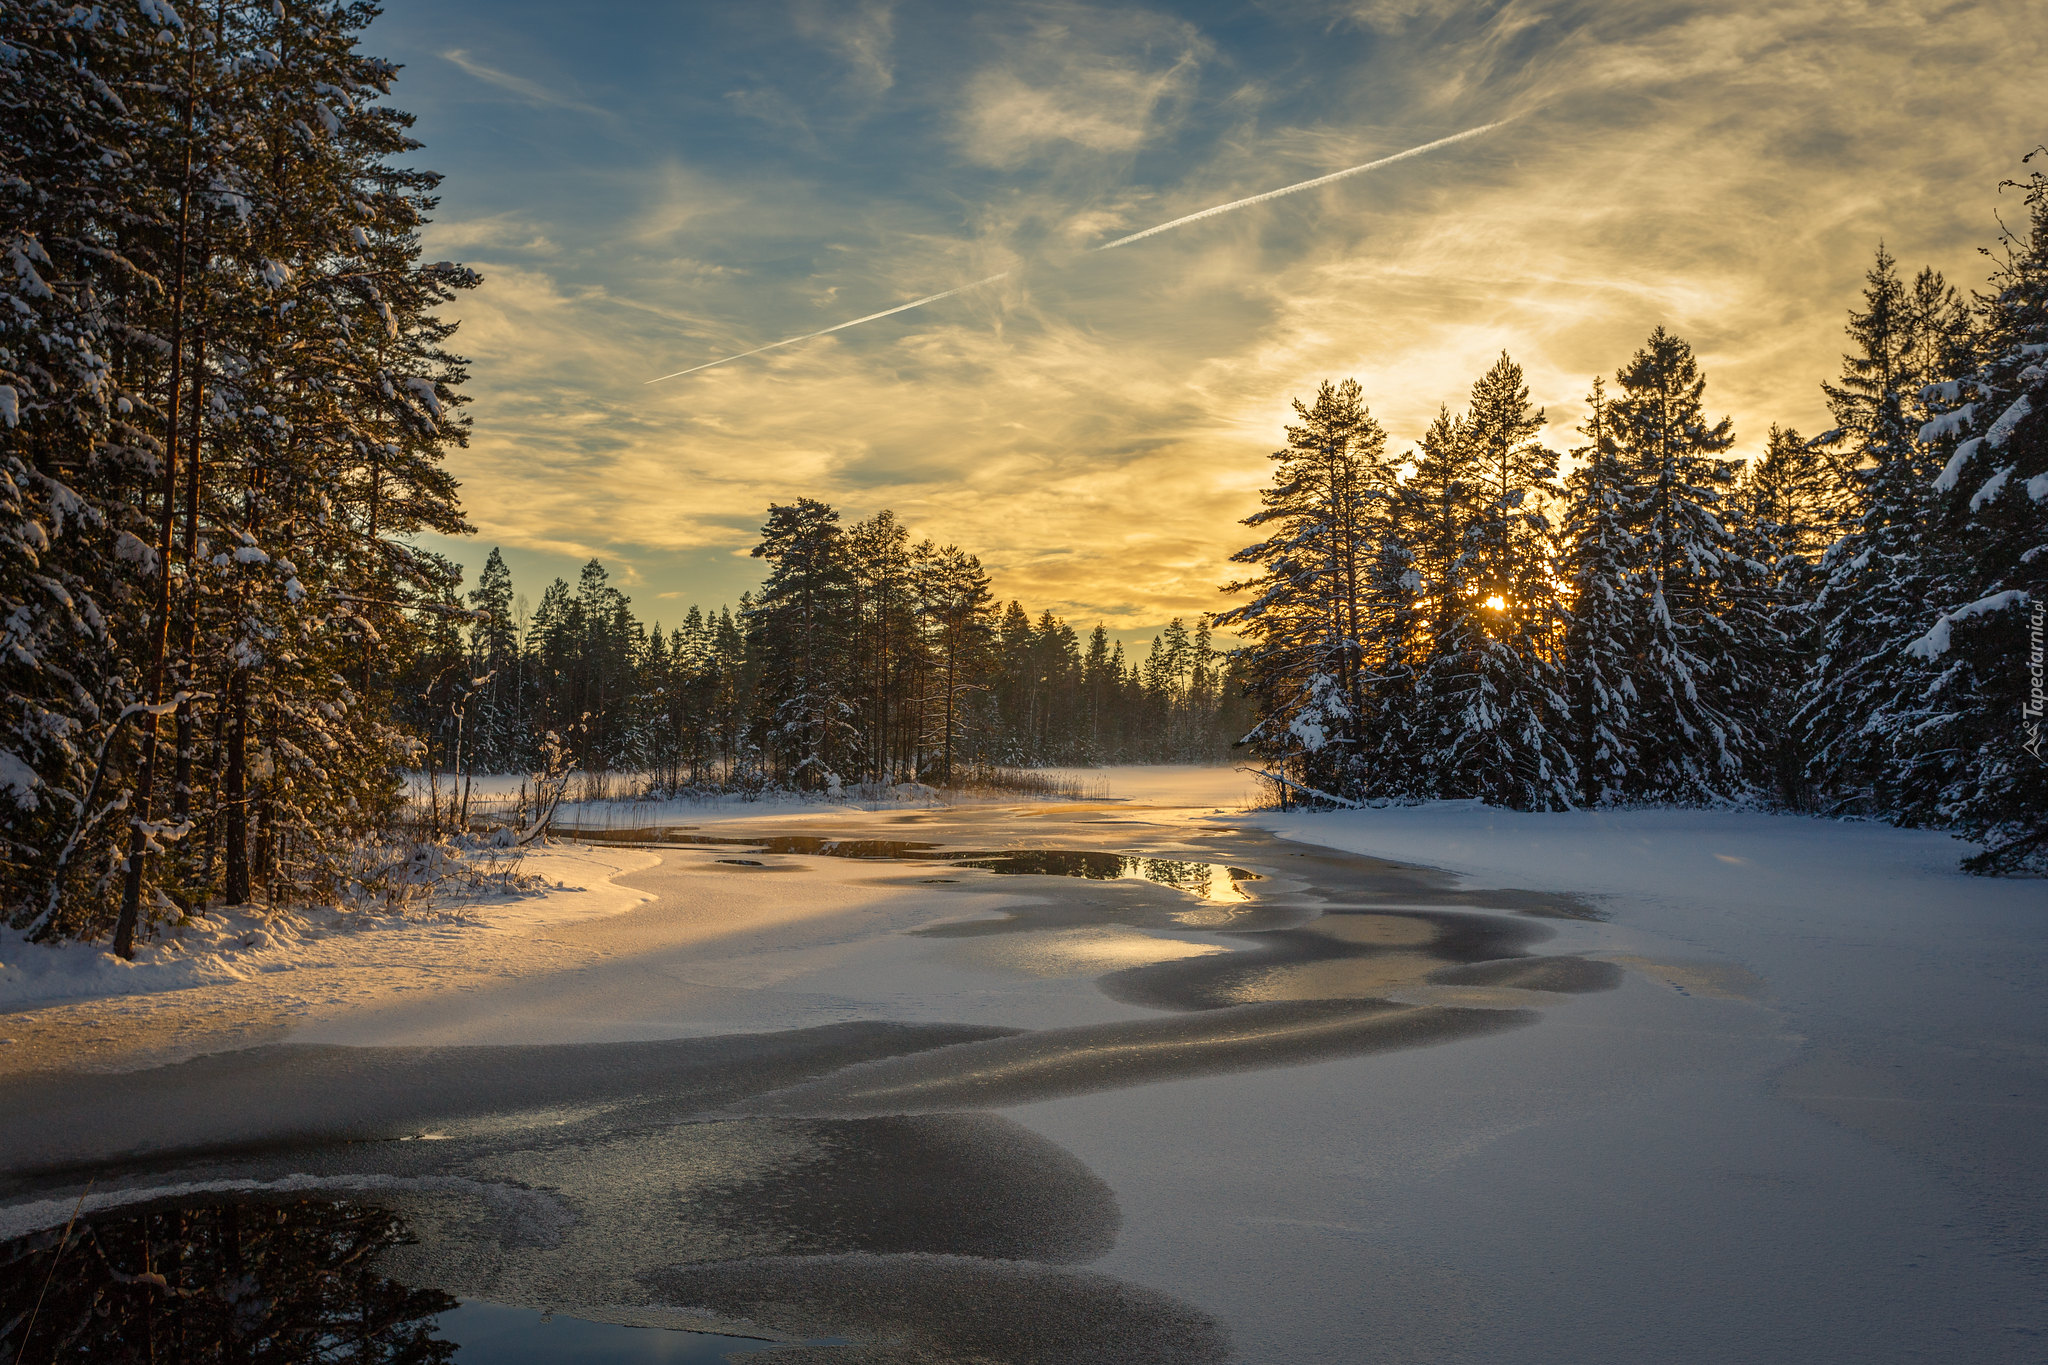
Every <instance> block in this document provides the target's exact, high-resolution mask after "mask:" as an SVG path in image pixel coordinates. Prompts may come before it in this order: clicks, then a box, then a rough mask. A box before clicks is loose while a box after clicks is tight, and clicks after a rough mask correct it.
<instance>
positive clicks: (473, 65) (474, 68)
mask: <svg viewBox="0 0 2048 1365" xmlns="http://www.w3.org/2000/svg"><path fill="white" fill-rule="evenodd" d="M441 56H442V57H443V58H444V59H445V60H447V61H450V62H453V63H454V64H455V65H457V66H459V67H461V68H462V69H463V70H464V71H466V72H468V73H469V74H470V75H472V76H474V77H476V78H477V79H478V80H480V81H482V82H483V83H484V84H486V85H494V86H496V87H497V88H498V89H500V90H503V91H506V92H508V93H510V94H513V95H517V96H518V97H519V98H520V99H522V100H525V101H526V102H527V103H528V104H545V105H550V106H552V107H554V108H556V109H573V110H575V111H576V112H578V113H582V114H595V115H596V116H597V117H599V118H603V119H611V118H616V117H617V115H615V114H613V113H612V112H611V111H610V110H609V109H600V108H598V107H597V106H596V105H594V104H585V103H584V102H583V101H581V100H576V99H571V98H569V97H568V96H567V95H564V94H561V93H559V92H558V91H554V90H550V89H548V88H547V87H546V86H544V85H542V84H541V83H540V82H538V81H533V80H528V79H527V78H526V77H524V76H516V75H514V74H512V73H511V72H509V71H500V70H498V68H496V67H494V66H486V65H485V64H484V63H482V62H480V61H478V60H476V59H475V58H474V57H472V56H470V55H469V53H468V51H467V50H466V49H463V48H459V47H457V48H450V49H449V50H448V51H446V52H443V53H442V54H441Z"/></svg>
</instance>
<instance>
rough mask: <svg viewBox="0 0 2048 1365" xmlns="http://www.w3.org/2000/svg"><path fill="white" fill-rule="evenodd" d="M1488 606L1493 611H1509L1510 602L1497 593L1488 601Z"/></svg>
mask: <svg viewBox="0 0 2048 1365" xmlns="http://www.w3.org/2000/svg"><path fill="white" fill-rule="evenodd" d="M1486 605H1487V608H1488V609H1489V610H1492V611H1506V610H1507V609H1508V600H1507V599H1506V598H1505V597H1502V596H1501V595H1500V594H1499V593H1495V594H1494V595H1493V596H1491V597H1489V598H1487V599H1486Z"/></svg>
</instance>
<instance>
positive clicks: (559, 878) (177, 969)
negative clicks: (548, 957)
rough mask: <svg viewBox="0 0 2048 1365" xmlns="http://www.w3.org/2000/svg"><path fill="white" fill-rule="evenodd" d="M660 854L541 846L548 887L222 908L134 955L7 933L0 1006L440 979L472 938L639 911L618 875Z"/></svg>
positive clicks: (536, 854)
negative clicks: (384, 907)
mask: <svg viewBox="0 0 2048 1365" xmlns="http://www.w3.org/2000/svg"><path fill="white" fill-rule="evenodd" d="M657 861H658V859H657V858H656V856H655V855H654V854H652V853H649V852H647V851H646V850H644V849H632V848H611V847H603V846H591V845H574V844H557V845H554V846H552V847H548V848H541V849H535V850H532V851H530V852H529V853H527V855H526V856H525V857H524V858H523V859H521V860H520V862H519V866H518V870H519V872H520V873H521V874H523V875H527V876H533V877H538V878H540V879H542V880H543V881H544V882H545V883H546V884H547V886H546V889H545V890H543V891H541V892H539V893H538V894H533V895H513V896H493V897H487V898H481V899H477V900H473V901H456V902H451V903H448V904H446V905H445V906H443V907H442V908H439V909H434V910H428V911H425V912H412V913H408V914H389V915H380V914H375V913H371V912H353V913H349V914H341V913H337V912H332V911H324V912H323V911H315V912H312V913H309V914H305V915H292V916H285V915H277V916H273V915H270V914H267V913H265V912H263V911H262V910H260V909H258V908H255V907H245V908H241V909H235V910H226V911H214V912H211V913H207V914H202V915H198V916H194V917H193V918H192V919H190V920H188V921H187V922H186V923H185V924H184V925H182V926H181V927H179V928H177V929H175V930H171V931H168V932H166V933H165V934H163V935H162V936H160V937H158V938H155V939H153V940H150V941H148V942H145V943H142V944H139V945H138V946H137V948H136V954H135V959H134V960H133V961H132V962H131V961H124V960H122V959H121V958H118V957H116V956H114V955H113V954H112V953H111V952H109V951H107V948H106V945H104V944H93V943H58V944H40V943H28V942H25V941H23V940H22V939H20V938H19V937H16V936H12V935H10V936H7V937H5V938H0V1011H11V1010H20V1009H25V1008H29V1007H33V1006H39V1005H48V1004H53V1003H56V1002H60V1001H83V1000H95V999H107V998H111V997H121V996H150V995H164V994H169V993H175V992H182V991H187V990H194V989H200V988H219V987H224V986H230V985H236V984H242V983H250V982H256V981H261V980H264V979H268V978H271V977H273V976H275V975H276V974H290V975H291V976H292V977H293V978H294V982H293V984H294V985H295V986H297V985H303V986H305V987H306V988H308V989H311V988H314V986H315V984H316V983H315V979H316V978H323V977H333V978H334V979H335V983H336V985H337V988H338V989H343V990H349V991H353V990H358V989H364V988H368V987H369V986H370V985H371V984H372V983H371V982H370V981H367V980H365V979H364V978H365V976H366V973H365V970H364V969H365V968H374V966H375V965H383V966H389V965H392V964H396V963H410V964H413V965H415V966H417V967H418V968H419V969H420V970H422V971H425V972H428V973H430V974H431V973H433V972H435V971H437V970H438V969H439V967H446V966H448V965H452V962H453V960H454V959H456V958H459V956H460V954H461V951H462V950H461V948H460V947H459V944H460V943H461V942H462V941H465V940H479V939H486V938H490V937H493V936H506V935H511V936H526V935H531V934H532V933H534V932H536V931H542V930H546V929H550V928H553V927H556V926H561V925H567V924H575V923H578V922H581V921H583V920H588V919H595V918H600V917H603V916H607V915H616V914H620V913H623V912H624V911H627V910H631V909H633V908H635V907H636V906H639V905H641V904H643V903H644V902H646V901H647V900H648V899H649V898H650V897H649V894H648V893H647V892H645V891H636V890H631V889H628V888H626V887H623V886H619V885H617V884H616V883H615V882H614V881H613V880H612V879H613V878H614V877H617V876H621V875H624V874H626V873H628V872H636V871H640V870H642V869H644V868H648V867H652V866H653V865H654V864H655V863H656V862H657ZM437 964H438V965H437Z"/></svg>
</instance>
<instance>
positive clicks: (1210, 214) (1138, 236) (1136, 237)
mask: <svg viewBox="0 0 2048 1365" xmlns="http://www.w3.org/2000/svg"><path fill="white" fill-rule="evenodd" d="M1506 122H1507V120H1506V119H1501V120H1499V121H1498V122H1494V123H1482V124H1480V125H1479V126H1478V127H1477V128H1467V129H1466V130H1465V131H1464V132H1462V133H1452V134H1451V135H1450V136H1449V137H1440V138H1438V139H1437V140H1436V141H1434V142H1425V143H1423V144H1422V145H1421V146H1420V147H1410V148H1409V149H1408V150H1407V151H1405V152H1395V153H1394V154H1393V155H1392V156H1383V157H1381V158H1380V159H1379V160H1378V161H1368V162H1366V163H1365V164H1364V165H1363V166H1352V167H1350V168H1349V169H1347V170H1342V171H1331V172H1330V173H1329V174H1328V175H1319V176H1317V177H1316V178H1315V179H1313V180H1304V181H1302V182H1301V183H1300V184H1298V185H1282V186H1281V187H1280V188H1279V189H1277V190H1267V191H1266V192H1265V193H1264V194H1255V195H1253V196H1252V197H1251V198H1249V199H1233V200H1231V201H1230V202H1229V203H1228V204H1218V205H1217V206H1216V207H1215V208H1212V209H1202V210H1201V211H1199V212H1197V213H1190V214H1186V215H1184V216H1182V217H1179V218H1176V219H1174V220H1173V221H1172V222H1169V223H1161V224H1160V225H1159V226H1158V227H1148V228H1146V229H1145V230H1144V231H1143V232H1134V233H1132V234H1131V235H1130V236H1128V237H1119V238H1117V239H1116V240H1115V241H1113V242H1104V243H1103V244H1102V245H1101V246H1099V247H1096V248H1095V249H1096V250H1097V251H1114V250H1116V249H1117V248H1118V247H1120V246H1129V245H1130V244H1131V243H1132V242H1142V241H1144V240H1145V239H1146V238H1147V237H1156V236H1158V235H1159V234H1160V233H1162V232H1170V231H1172V230H1173V229H1174V228H1177V227H1185V226H1187V225H1188V224H1189V223H1199V222H1201V221H1202V220H1203V219H1204V218H1214V217H1215V216H1216V215H1217V214H1219V213H1229V212H1231V211H1232V210H1234V209H1248V208H1250V207H1251V206H1252V205H1253V204H1263V203H1265V202H1267V201H1268V200H1271V199H1278V198H1280V197H1282V196H1283V195H1289V194H1299V193H1301V192H1302V191H1303V190H1312V189H1315V188H1316V187H1317V186H1319V185H1328V184H1330V183H1332V182H1333V181H1338V180H1342V179H1344V178H1345V177H1346V176H1351V175H1364V174H1365V173H1366V172H1367V171H1376V170H1378V169H1379V168H1380V167H1382V166H1391V165H1393V164H1394V163H1395V162H1396V161H1406V160H1407V159H1408V158H1409V157H1411V156H1421V155H1422V154H1423V153H1424V152H1433V151H1435V150H1436V149H1437V148H1439V147H1448V146H1450V145H1451V144H1452V143H1453V142H1463V141H1464V140H1465V139H1466V138H1468V137H1478V136H1479V135H1480V134H1481V133H1490V132H1492V131H1493V130H1494V129H1496V128H1498V127H1500V126H1501V124H1503V123H1506Z"/></svg>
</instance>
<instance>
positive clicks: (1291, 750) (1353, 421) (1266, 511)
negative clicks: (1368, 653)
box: [1216, 379, 1395, 797]
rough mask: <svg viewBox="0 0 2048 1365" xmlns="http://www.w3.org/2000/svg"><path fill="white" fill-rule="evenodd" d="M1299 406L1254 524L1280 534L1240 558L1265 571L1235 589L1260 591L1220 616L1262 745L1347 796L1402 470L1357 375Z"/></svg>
mask: <svg viewBox="0 0 2048 1365" xmlns="http://www.w3.org/2000/svg"><path fill="white" fill-rule="evenodd" d="M1294 412H1295V416H1296V417H1297V418H1298V419H1299V420H1298V422H1296V423H1294V424H1292V425H1290V426H1288V428H1287V444H1286V446H1284V447H1282V448H1281V449H1280V450H1277V451H1275V452H1274V453H1273V456H1272V459H1273V461H1274V463H1275V466H1276V468H1275V470H1274V473H1273V482H1272V484H1271V486H1270V487H1268V488H1266V489H1264V490H1263V491H1262V492H1261V493H1260V500H1261V503H1262V506H1261V508H1260V510H1259V511H1258V512H1256V513H1254V514H1253V515H1252V516H1250V517H1247V518H1246V519H1245V523H1244V524H1245V525H1247V526H1252V527H1258V528H1271V530H1270V533H1269V534H1268V536H1267V538H1266V539H1265V540H1263V541H1260V542H1259V543H1257V544H1255V545H1250V546H1247V547H1246V548H1244V549H1242V550H1239V551H1238V552H1237V553H1236V554H1234V555H1232V556H1231V559H1232V562H1234V563H1238V564H1245V565H1250V566H1254V567H1255V568H1256V569H1257V570H1258V572H1257V573H1256V574H1255V575H1254V576H1253V577H1251V578H1247V579H1243V580H1240V581H1238V582H1234V583H1231V584H1229V585H1228V586H1226V587H1225V589H1224V591H1225V592H1231V593H1246V592H1249V593H1252V594H1254V595H1253V597H1252V599H1251V601H1249V602H1247V603H1245V604H1244V605H1242V606H1239V607H1234V608H1232V609H1231V610H1229V611H1226V612H1222V613H1220V614H1219V615H1218V616H1217V617H1216V621H1217V624H1218V625H1221V626H1224V627H1226V628H1229V629H1234V630H1236V631H1237V632H1238V633H1239V634H1240V635H1242V636H1244V637H1245V638H1246V639H1247V641H1248V643H1247V645H1246V647H1245V650H1244V653H1243V655H1242V660H1243V664H1244V667H1245V671H1246V675H1247V680H1248V682H1249V685H1250V687H1251V688H1252V690H1253V693H1254V696H1255V702H1254V707H1255V711H1256V714H1257V716H1258V719H1257V722H1256V724H1255V725H1254V727H1253V730H1252V732H1251V734H1250V735H1248V736H1247V737H1246V738H1247V741H1248V742H1249V743H1251V745H1252V747H1253V749H1254V752H1256V753H1258V754H1259V755H1260V757H1262V758H1265V759H1267V760H1268V761H1269V762H1271V763H1272V764H1273V765H1274V766H1275V767H1276V768H1277V769H1278V770H1279V771H1280V772H1281V774H1282V775H1283V776H1284V777H1285V778H1286V779H1287V780H1288V781H1291V782H1293V783H1295V784H1297V785H1298V786H1300V787H1301V788H1304V789H1306V790H1308V791H1310V792H1315V791H1322V792H1327V793H1330V794H1332V795H1336V796H1340V797H1346V796H1349V795H1350V793H1351V791H1352V789H1353V788H1355V787H1356V786H1357V784H1358V782H1359V780H1360V767H1359V762H1358V754H1359V749H1360V741H1361V738H1362V736H1363V722H1364V719H1365V716H1366V714H1367V711H1368V707H1367V705H1366V698H1365V693H1364V687H1365V681H1366V675H1365V670H1364V666H1363V658H1362V648H1361V643H1360V642H1361V637H1362V635H1363V633H1364V632H1363V625H1364V619H1363V611H1364V606H1363V600H1362V590H1363V588H1364V587H1365V578H1366V574H1367V572H1368V570H1369V567H1370V562H1371V556H1372V547H1373V544H1374V543H1375V536H1374V528H1375V525H1376V523H1377V522H1379V521H1380V520H1382V519H1383V518H1384V517H1385V516H1386V512H1385V504H1386V503H1387V501H1388V500H1389V499H1390V498H1391V497H1392V495H1393V489H1394V487H1395V479H1394V470H1393V466H1392V464H1391V463H1390V462H1389V461H1388V459H1387V455H1386V433H1385V432H1384V431H1382V430H1381V429H1380V426H1379V424H1378V423H1377V422H1375V421H1374V420H1373V418H1372V414H1371V413H1370V412H1369V411H1367V409H1366V406H1365V402H1364V399H1363V397H1362V395H1361V394H1360V391H1359V387H1358V383H1357V381H1356V380H1350V379H1347V380H1345V381H1344V382H1343V383H1342V384H1336V385H1333V384H1331V383H1328V382H1327V381H1326V382H1324V384H1323V385H1322V386H1321V387H1320V388H1319V389H1318V390H1317V392H1316V401H1315V403H1314V405H1313V406H1309V405H1305V404H1303V403H1302V402H1301V401H1300V400H1298V399H1297V400H1296V401H1295V404H1294Z"/></svg>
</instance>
